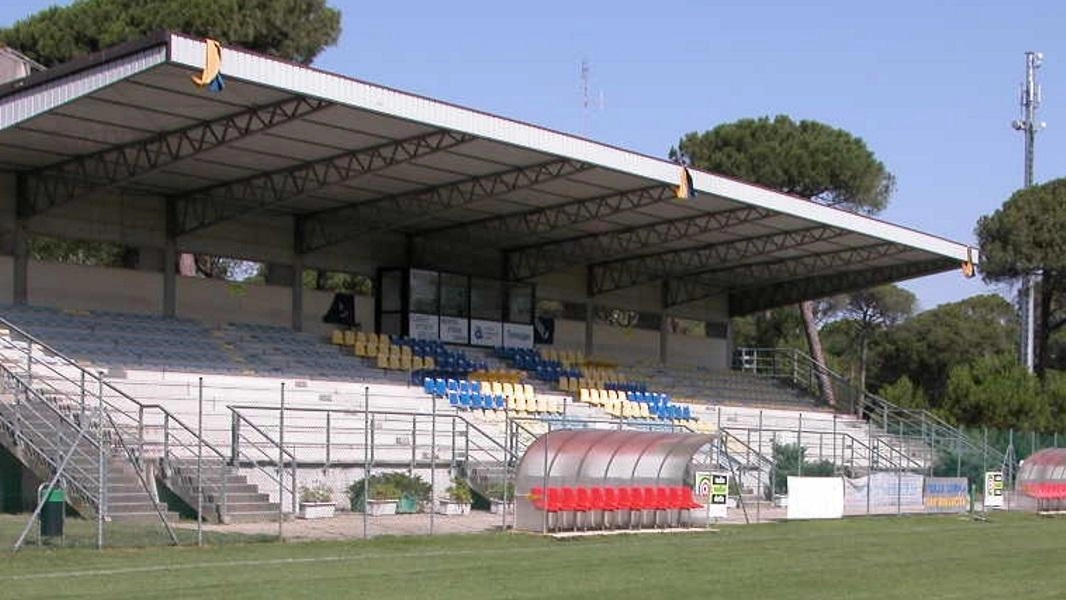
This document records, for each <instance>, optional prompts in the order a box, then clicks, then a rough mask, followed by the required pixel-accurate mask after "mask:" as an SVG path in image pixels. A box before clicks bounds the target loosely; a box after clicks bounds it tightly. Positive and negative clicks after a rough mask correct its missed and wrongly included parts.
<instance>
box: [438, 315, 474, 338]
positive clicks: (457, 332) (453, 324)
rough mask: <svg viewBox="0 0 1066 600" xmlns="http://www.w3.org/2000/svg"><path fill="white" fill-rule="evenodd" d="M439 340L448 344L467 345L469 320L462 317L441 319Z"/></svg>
mask: <svg viewBox="0 0 1066 600" xmlns="http://www.w3.org/2000/svg"><path fill="white" fill-rule="evenodd" d="M440 340H441V341H442V342H448V343H449V344H469V343H470V320H469V319H466V318H464V317H441V318H440Z"/></svg>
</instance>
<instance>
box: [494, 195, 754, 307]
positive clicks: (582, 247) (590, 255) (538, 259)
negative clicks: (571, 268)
mask: <svg viewBox="0 0 1066 600" xmlns="http://www.w3.org/2000/svg"><path fill="white" fill-rule="evenodd" d="M772 215H773V213H771V212H770V211H767V210H765V209H762V208H758V207H744V208H737V209H730V210H723V211H717V212H713V213H707V214H701V215H697V216H694V217H683V218H680V219H671V220H669V221H663V222H660V223H652V224H651V225H640V226H637V227H629V228H626V229H621V230H617V231H608V232H605V233H598V234H590V235H583V236H580V237H575V238H571V239H568V240H562V241H558V242H551V243H547V244H540V245H538V246H530V247H527V248H522V249H519V250H517V251H513V252H512V253H511V257H512V263H511V264H512V265H513V267H514V271H513V272H512V275H513V276H517V278H521V279H524V278H529V277H535V276H537V275H542V274H544V273H549V272H551V271H553V270H555V269H556V268H558V267H560V266H562V265H565V264H568V263H572V262H573V261H574V259H575V258H580V259H583V260H586V261H588V260H605V259H610V258H612V257H617V256H625V255H632V254H633V253H635V252H639V251H640V250H643V249H646V248H653V247H656V246H662V245H664V244H669V243H672V242H676V241H678V240H685V239H688V238H691V237H693V236H697V235H701V234H704V233H708V232H712V231H720V230H722V229H726V228H729V227H731V226H734V225H737V224H739V223H747V222H751V221H758V220H760V219H765V218H767V217H770V216H772ZM623 287H624V286H623ZM616 289H617V288H616Z"/></svg>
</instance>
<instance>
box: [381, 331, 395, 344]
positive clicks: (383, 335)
mask: <svg viewBox="0 0 1066 600" xmlns="http://www.w3.org/2000/svg"><path fill="white" fill-rule="evenodd" d="M391 343H392V338H390V337H389V334H387V333H379V334H378V345H381V344H391Z"/></svg>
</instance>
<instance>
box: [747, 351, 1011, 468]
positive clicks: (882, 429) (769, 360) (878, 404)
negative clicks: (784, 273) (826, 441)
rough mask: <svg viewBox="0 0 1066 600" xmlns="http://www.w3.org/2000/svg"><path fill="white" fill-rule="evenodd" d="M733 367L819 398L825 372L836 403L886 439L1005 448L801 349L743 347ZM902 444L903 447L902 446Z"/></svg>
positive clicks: (962, 448)
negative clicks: (889, 396)
mask: <svg viewBox="0 0 1066 600" xmlns="http://www.w3.org/2000/svg"><path fill="white" fill-rule="evenodd" d="M733 367H734V369H736V370H739V371H743V372H745V373H750V374H752V375H756V376H760V377H770V378H773V379H776V380H779V381H783V382H785V383H788V384H790V385H793V386H796V387H798V388H800V389H802V390H804V391H805V392H807V393H808V394H811V395H812V396H814V397H815V398H821V383H820V379H821V378H822V377H823V376H824V378H825V379H827V380H828V381H829V382H830V384H831V385H832V386H833V397H834V399H835V402H836V406H835V407H834V409H835V410H836V411H837V412H840V413H846V414H852V415H855V416H858V417H861V418H863V419H864V420H865V421H866V423H867V424H868V425H869V427H871V428H872V429H873V435H874V436H875V437H878V438H880V439H881V441H882V442H883V443H884V444H888V445H900V446H907V445H910V446H915V447H917V446H920V445H925V446H927V447H929V448H932V449H933V450H934V451H935V452H941V453H943V452H948V453H952V454H959V453H974V454H988V455H993V456H998V455H1001V454H1002V452H1001V451H997V450H995V449H994V448H989V447H986V446H984V445H983V444H982V443H980V442H978V441H975V440H973V439H971V438H970V437H969V436H966V435H965V434H964V433H962V432H961V431H959V429H957V428H956V427H953V426H952V425H950V424H948V423H947V422H945V421H944V420H943V419H941V418H940V417H938V416H936V415H934V414H932V413H930V412H929V411H925V410H920V409H909V408H902V407H899V406H896V405H894V404H892V403H891V402H888V401H887V400H885V399H884V398H881V397H880V396H877V395H876V394H871V393H869V392H867V391H865V390H860V389H859V388H858V387H857V386H854V385H852V384H851V382H850V381H848V380H847V379H846V378H844V377H843V376H841V375H840V374H838V373H836V372H834V371H832V370H831V369H829V368H827V367H825V366H824V365H820V364H818V363H817V362H816V361H815V360H814V359H813V358H811V357H810V356H809V355H807V354H806V353H804V352H802V351H800V350H796V349H790V348H739V349H737V350H736V352H735V354H734V360H733ZM899 450H900V452H902V448H899Z"/></svg>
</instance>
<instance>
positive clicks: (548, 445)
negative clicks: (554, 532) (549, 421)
mask: <svg viewBox="0 0 1066 600" xmlns="http://www.w3.org/2000/svg"><path fill="white" fill-rule="evenodd" d="M716 438H717V436H715V435H707V434H694V433H659V432H649V431H627V430H614V429H563V430H559V431H552V432H549V433H546V434H544V435H542V436H540V437H539V438H537V440H536V441H535V442H533V443H532V444H530V445H529V447H528V448H527V449H526V452H525V454H523V455H522V459H521V460H520V461H519V463H518V467H517V469H516V471H515V498H516V509H517V510H516V517H517V521H516V526H517V527H518V528H520V529H537V528H539V527H540V526H541V519H542V518H543V514H542V513H541V512H540V511H538V510H535V509H534V508H533V507H532V505H531V504H530V502H529V494H530V491H531V490H532V489H533V488H534V487H544V488H548V487H555V486H573V487H592V486H605V487H607V486H659V485H673V486H676V485H684V484H685V483H686V481H687V479H688V467H689V464H690V463H691V462H692V459H693V456H695V455H696V453H697V452H699V451H700V449H701V448H703V447H704V446H707V445H709V444H713V443H714V442H715V440H716Z"/></svg>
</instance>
